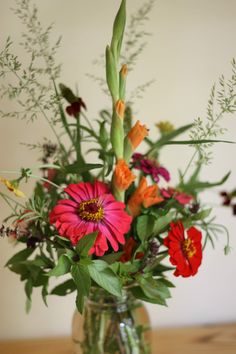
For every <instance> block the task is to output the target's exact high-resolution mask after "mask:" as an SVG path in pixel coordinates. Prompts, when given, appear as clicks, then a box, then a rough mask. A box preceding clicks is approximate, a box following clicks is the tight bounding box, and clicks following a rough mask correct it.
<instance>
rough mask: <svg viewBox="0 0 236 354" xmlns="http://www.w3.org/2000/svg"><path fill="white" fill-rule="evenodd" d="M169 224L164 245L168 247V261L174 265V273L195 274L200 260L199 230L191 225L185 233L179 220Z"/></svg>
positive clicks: (200, 237) (184, 275)
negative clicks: (169, 228)
mask: <svg viewBox="0 0 236 354" xmlns="http://www.w3.org/2000/svg"><path fill="white" fill-rule="evenodd" d="M170 226H171V230H170V231H169V233H168V236H167V237H166V238H165V239H164V245H165V246H166V247H168V249H169V255H170V262H171V263H172V264H173V265H175V266H176V270H175V272H174V275H175V276H179V275H182V276H183V277H190V276H191V275H195V274H196V273H197V271H198V268H199V266H200V264H201V262H202V245H201V239H202V234H201V232H200V231H199V230H197V229H196V228H195V227H193V226H192V227H190V229H188V230H187V231H186V233H185V230H184V226H183V224H182V222H180V221H178V222H177V223H171V225H170ZM186 234H187V235H186Z"/></svg>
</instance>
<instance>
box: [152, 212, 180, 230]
mask: <svg viewBox="0 0 236 354" xmlns="http://www.w3.org/2000/svg"><path fill="white" fill-rule="evenodd" d="M175 214H176V212H175V211H169V213H167V214H166V215H164V216H160V217H159V219H157V221H156V222H155V225H154V228H153V233H154V234H155V235H157V234H160V233H161V232H163V231H164V230H165V228H166V227H167V226H168V225H169V224H170V223H171V221H173V219H174V217H175Z"/></svg>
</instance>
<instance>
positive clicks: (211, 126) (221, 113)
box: [182, 110, 225, 180]
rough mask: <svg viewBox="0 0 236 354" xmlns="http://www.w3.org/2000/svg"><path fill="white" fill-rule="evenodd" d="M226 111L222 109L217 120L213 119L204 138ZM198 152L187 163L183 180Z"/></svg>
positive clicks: (204, 137)
mask: <svg viewBox="0 0 236 354" xmlns="http://www.w3.org/2000/svg"><path fill="white" fill-rule="evenodd" d="M224 113H225V110H222V111H221V112H220V113H219V114H218V115H217V116H216V118H215V120H213V122H212V124H211V125H210V126H209V127H208V128H207V131H206V133H205V134H204V135H203V137H202V138H203V139H206V138H207V137H208V135H209V133H210V131H211V129H212V128H213V127H214V125H215V124H216V123H217V121H218V120H219V119H220V118H221V117H222V116H223V114H224ZM197 152H198V151H197V150H196V151H195V152H194V153H193V155H192V157H191V158H190V160H189V162H188V164H187V167H186V168H185V171H184V173H183V176H182V178H183V180H184V178H185V176H186V174H187V172H188V170H189V168H190V166H191V165H192V162H193V161H194V159H195V156H196V155H197Z"/></svg>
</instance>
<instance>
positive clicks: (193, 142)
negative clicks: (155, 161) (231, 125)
mask: <svg viewBox="0 0 236 354" xmlns="http://www.w3.org/2000/svg"><path fill="white" fill-rule="evenodd" d="M211 143H227V144H235V141H229V140H216V139H212V140H211V139H202V140H174V141H167V142H165V144H163V145H200V144H211Z"/></svg>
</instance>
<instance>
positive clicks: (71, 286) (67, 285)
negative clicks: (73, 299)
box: [51, 279, 76, 296]
mask: <svg viewBox="0 0 236 354" xmlns="http://www.w3.org/2000/svg"><path fill="white" fill-rule="evenodd" d="M75 290H76V285H75V283H74V281H73V280H72V279H68V280H66V281H65V282H64V283H62V284H59V285H57V286H56V287H55V288H54V289H52V291H51V295H58V296H65V295H67V294H71V293H72V292H73V291H75Z"/></svg>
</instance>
